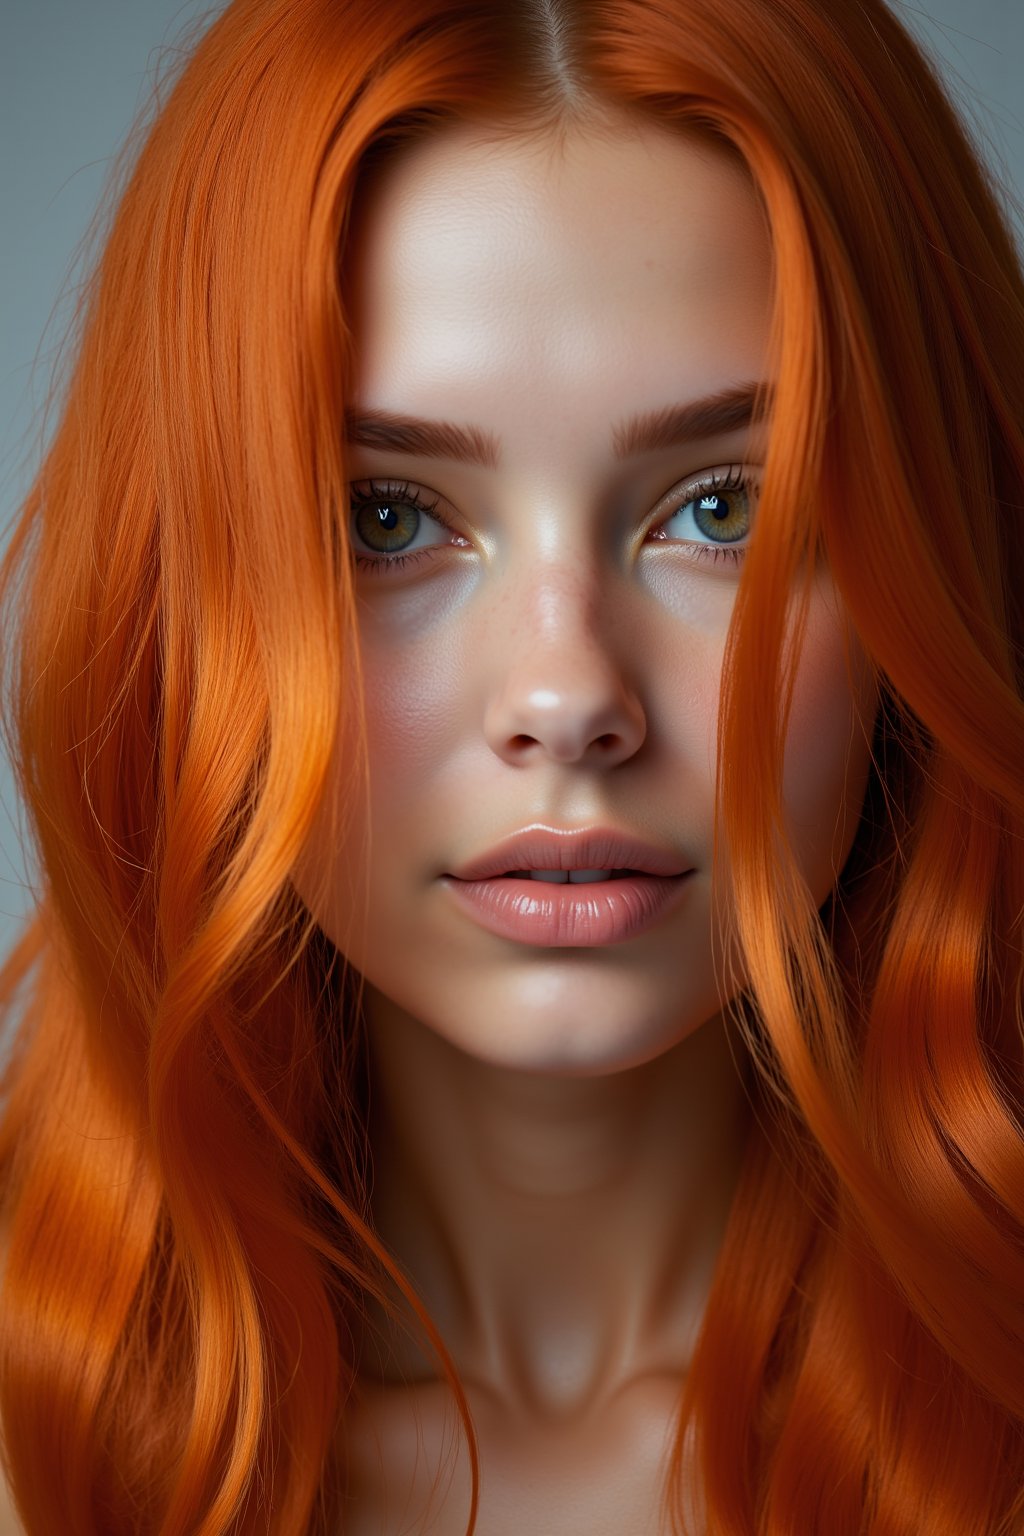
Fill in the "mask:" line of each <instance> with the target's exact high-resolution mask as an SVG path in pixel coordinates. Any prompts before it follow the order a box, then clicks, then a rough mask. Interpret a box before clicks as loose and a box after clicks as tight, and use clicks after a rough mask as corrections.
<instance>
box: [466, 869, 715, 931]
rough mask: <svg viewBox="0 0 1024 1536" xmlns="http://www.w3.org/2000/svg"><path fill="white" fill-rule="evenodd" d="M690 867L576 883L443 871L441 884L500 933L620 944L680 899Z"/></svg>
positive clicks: (478, 920)
mask: <svg viewBox="0 0 1024 1536" xmlns="http://www.w3.org/2000/svg"><path fill="white" fill-rule="evenodd" d="M693 873H694V871H693V870H692V869H691V870H688V871H687V872H686V874H685V875H671V876H663V875H623V876H622V878H621V879H619V880H594V881H592V882H587V883H586V884H580V885H574V884H572V882H570V881H567V882H566V883H565V884H564V885H555V884H553V883H551V882H549V881H546V880H517V879H514V878H512V877H510V876H508V875H498V876H495V877H494V878H493V879H491V880H457V879H456V878H455V877H454V875H446V876H445V877H444V880H443V884H444V885H446V886H447V888H448V889H449V890H450V891H451V893H452V896H453V897H454V898H455V900H456V901H457V902H458V904H459V905H460V906H461V907H462V909H463V911H465V912H468V913H469V915H470V916H471V917H472V918H474V919H475V920H476V921H477V922H478V923H479V924H480V926H481V928H485V929H486V930H487V932H488V933H494V934H497V936H498V937H499V938H502V939H515V940H517V941H518V942H519V943H520V944H539V945H543V946H545V947H547V948H556V947H558V948H561V947H565V948H590V947H592V946H594V945H597V944H621V943H622V941H623V940H624V939H631V938H632V937H633V936H634V934H637V933H642V932H643V931H644V930H645V929H647V928H650V927H651V926H652V925H653V924H654V923H656V922H657V921H658V919H659V918H661V917H664V916H665V915H666V914H667V913H668V912H670V911H671V910H672V908H673V907H674V906H675V904H676V903H677V902H678V901H679V900H680V899H681V897H682V895H683V892H684V891H685V890H686V889H687V887H688V885H689V882H690V876H691V875H692V874H693Z"/></svg>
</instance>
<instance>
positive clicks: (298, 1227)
mask: <svg viewBox="0 0 1024 1536" xmlns="http://www.w3.org/2000/svg"><path fill="white" fill-rule="evenodd" d="M594 101H598V102H609V103H617V104H619V105H620V106H625V107H627V108H629V109H631V110H634V111H637V112H640V113H643V114H646V115H647V116H649V117H652V118H654V119H656V120H658V121H660V122H662V123H663V124H666V125H668V126H672V125H679V126H680V127H687V128H689V129H691V130H697V131H701V132H706V133H709V134H714V135H716V136H717V138H718V139H719V140H720V141H725V142H726V143H729V144H731V145H732V146H734V150H735V152H736V153H737V154H739V155H741V156H742V157H743V159H744V160H745V162H746V163H747V165H748V166H749V169H750V172H751V174H752V177H753V179H754V183H755V185H756V186H757V188H758V190H759V194H760V196H761V197H762V199H763V202H764V206H765V209H766V212H767V216H768V219H769V222H770V227H771V233H772V239H773V244H774V250H775V260H776V273H777V286H776V301H775V311H774V317H773V327H772V337H773V348H774V356H775V359H776V362H777V370H776V378H777V383H776V389H775V398H774V414H773V426H772V434H771V443H770V448H769V453H768V460H767V465H766V469H765V473H764V477H763V480H762V490H761V510H760V516H761V518H762V519H763V523H764V527H765V529H769V530H770V531H771V532H770V536H769V535H768V534H766V535H765V536H764V537H762V538H761V539H760V540H758V541H755V546H753V547H752V549H751V553H750V556H749V558H748V560H747V561H746V564H745V568H744V572H743V576H742V579H741V581H740V583H739V590H738V596H737V602H736V609H735V615H734V620H733V625H732V629H731V631H730V637H729V646H728V650H727V658H726V660H727V666H726V672H725V676H724V680H723V704H722V713H721V724H720V739H719V748H720V750H719V797H720V818H721V825H722V826H724V827H725V828H727V830H728V842H729V846H730V856H731V860H732V868H733V880H734V887H735V892H736V900H737V914H738V916H737V922H738V929H739V936H740V939H741V941H742V946H743V951H744V954H745V956H746V961H747V965H748V970H749V984H748V985H747V986H746V987H745V988H744V991H743V993H742V996H741V998H740V999H738V1000H737V1003H736V1012H737V1017H738V1020H739V1022H740V1024H741V1027H742V1029H743V1031H744V1037H745V1039H746V1040H747V1042H748V1044H749V1047H750V1053H751V1059H752V1062H753V1065H754V1068H755V1083H756V1085H757V1093H758V1100H757V1103H758V1106H759V1107H758V1112H757V1114H756V1116H755V1117H754V1120H753V1122H752V1128H751V1133H750V1142H749V1146H748V1151H747V1156H746V1161H745V1165H744V1170H743V1174H742V1177H741V1181H740V1185H739V1189H738V1192H737V1195H736V1198H735V1202H734V1206H733V1209H732V1212H731V1215H730V1220H729V1225H728V1229H727V1232H726V1235H725V1239H724V1245H723V1248H722V1251H721V1256H720V1260H719V1263H718V1266H717V1271H716V1274H715V1277H714V1282H713V1286H712V1290H711V1293H710V1297H709V1301H708V1305H707V1311H706V1315H705V1318H704V1322H703V1326H702V1330H701V1333H700V1337H699V1340H698V1343H697V1347H696V1353H695V1357H694V1359H693V1364H692V1368H691V1370H690V1373H689V1375H688V1377H687V1379H686V1381H685V1383H680V1417H679V1437H678V1439H677V1443H676V1453H675V1457H674V1460H673V1464H672V1469H671V1476H670V1478H669V1480H668V1484H667V1487H666V1490H665V1496H666V1506H667V1508H668V1509H669V1510H670V1511H671V1512H672V1514H673V1519H674V1521H675V1523H676V1525H677V1526H681V1524H682V1521H683V1512H682V1511H683V1506H682V1502H681V1484H682V1477H681V1471H682V1460H683V1457H682V1447H683V1436H684V1430H685V1429H686V1428H687V1427H688V1426H689V1428H690V1430H692V1432H693V1433H694V1434H695V1437H696V1438H695V1442H694V1443H695V1445H696V1447H697V1468H698V1471H699V1476H700V1482H701V1487H702V1489H703V1496H704V1499H705V1501H706V1505H707V1531H708V1536H727V1533H728V1536H746V1533H758V1536H783V1533H785V1536H790V1533H792V1532H794V1531H800V1532H808V1533H810V1532H821V1533H825V1532H827V1533H828V1536H866V1533H870V1536H1010V1533H1011V1532H1013V1531H1014V1530H1015V1529H1016V1527H1017V1526H1018V1525H1019V1523H1020V1522H1021V1521H1022V1520H1024V1435H1022V1428H1024V1126H1022V1105H1024V1046H1022V1032H1021V1029H1022V986H1024V979H1022V970H1024V958H1022V942H1021V939H1022V912H1024V838H1022V834H1024V786H1022V765H1024V706H1022V666H1024V662H1022V657H1024V283H1022V278H1021V272H1020V266H1019V262H1018V258H1017V255H1016V252H1015V250H1014V246H1013V242H1012V239H1011V236H1010V234H1009V233H1008V225H1007V221H1006V218H1005V213H1004V210H1003V207H1002V205H1001V199H1000V196H999V194H998V192H997V190H995V189H994V187H993V185H992V183H991V181H990V180H989V179H988V178H987V177H986V174H985V173H984V172H983V170H982V169H981V167H980V165H979V163H978V160H977V158H976V156H975V154H974V152H973V150H972V148H971V147H970V145H969V143H968V141H967V139H966V138H965V135H964V132H963V130H962V128H961V127H960V125H959V124H958V121H957V119H956V117H955V116H954V114H953V112H952V110H951V108H950V106H949V105H948V104H947V101H946V100H945V98H944V96H943V94H942V92H941V90H940V88H939V86H938V85H937V83H936V80H935V77H934V75H933V73H932V72H931V69H930V67H929V66H928V64H927V63H926V62H925V60H924V59H923V57H922V55H921V53H920V52H919V51H918V49H917V47H916V46H915V45H914V43H913V42H912V41H911V40H910V39H909V37H908V36H907V34H906V33H905V32H904V31H903V30H902V29H901V27H900V26H899V24H898V23H897V22H896V21H895V19H894V18H893V16H892V15H891V14H890V12H889V11H888V10H887V9H886V8H885V6H884V5H883V4H882V3H881V0H856V3H853V0H851V3H848V4H844V5H842V6H822V5H821V4H820V3H819V0H589V3H588V0H507V3H497V0H373V3H367V0H235V3H233V4H231V5H230V6H229V7H228V8H227V10H226V11H224V13H223V14H222V15H221V16H220V17H219V18H218V19H217V20H216V21H215V22H214V23H213V24H212V26H211V27H210V28H209V30H208V31H207V32H206V33H205V35H204V36H203V37H202V39H201V41H200V42H199V44H198V46H197V47H196V48H195V50H194V52H193V53H192V54H191V56H190V57H189V58H188V59H187V60H186V62H185V64H184V66H183V68H182V69H181V70H180V73H179V74H178V77H177V79H176V81H175V82H174V85H173V89H172V90H170V91H169V93H168V95H167V99H166V102H165V103H164V104H163V105H162V106H161V107H160V110H159V111H158V113H157V115H156V118H155V122H154V123H153V125H152V127H151V130H150V131H149V132H148V134H147V136H146V138H145V142H144V144H143V146H142V148H141V151H140V152H139V154H138V156H137V158H136V160H135V162H134V165H133V167H132V170H131V175H130V177H129V178H128V179H127V180H126V184H125V186H124V188H123V191H122V195H121V196H120V199H119V202H118V205H117V208H116V212H115V215H114V217H113V220H112V224H111V228H110V233H109V238H108V239H107V241H106V245H105V249H104V252H103V255H102V259H101V261H100V262H99V264H98V265H97V268H96V271H95V275H94V277H93V280H92V282H91V284H90V286H89V288H88V290H87V293H86V295H85V299H84V301H83V309H82V316H81V336H80V343H79V346H78V350H77V354H76V357H75V364H74V368H73V371H72V373H71V375H70V378H69V382H68V387H67V392H66V397H65V399H64V402H63V406H62V415H61V419H60V422H59V425H58V428H57V430H56V432H55V435H54V437H53V440H52V443H51V445H50V447H49V450H48V452H47V453H46V456H45V459H44V461H43V463H42V467H41V469H40V471H39V474H38V477H37V479H36V482H35V484H34V486H33V488H32V490H31V493H30V495H29V496H28V498H27V500H26V502H25V504H24V506H23V508H22V509H21V512H20V516H19V520H18V521H17V524H16V526H15V528H14V530H13V535H12V538H11V542H10V546H9V550H8V553H7V555H6V559H5V561H4V564H3V567H2V571H0V602H2V605H3V615H4V620H5V623H6V626H7V634H6V636H5V638H6V645H5V650H4V655H5V657H6V658H7V660H8V661H9V662H10V663H11V665H10V669H9V675H8V676H7V677H5V686H6V691H7V692H6V706H5V728H6V730H7V733H8V738H9V750H10V752H11V755H12V758H13V761H14V763H15V766H16V771H17V774H18V780H19V784H20V791H21V794H22V796H23V798H24V801H25V804H26V806H27V808H28V810H29V813H30V818H31V831H32V836H33V842H34V853H35V855H36V856H37V858H38V863H39V869H40V872H41V873H40V880H39V888H38V892H37V912H36V916H35V917H34V919H33V920H32V921H31V923H29V924H28V925H27V926H26V929H25V932H24V935H23V937H22V938H21V940H20V942H19V943H18V945H17V946H16V948H15V949H14V950H13V951H12V953H11V954H10V956H9V958H8V960H7V963H6V965H5V967H4V969H3V970H2V972H0V1000H2V1001H3V1003H4V1004H5V1006H6V1009H7V1017H8V1021H9V1045H8V1059H7V1065H6V1071H5V1077H4V1083H3V1095H4V1105H3V1118H2V1126H0V1178H2V1220H3V1230H4V1234H5V1241H6V1265H5V1277H4V1284H3V1307H2V1321H0V1410H2V1421H3V1428H4V1439H5V1449H6V1461H7V1467H8V1472H9V1476H10V1480H11V1483H12V1486H13V1489H14V1491H15V1494H16V1498H17V1502H18V1505H19V1508H20V1510H21V1513H22V1517H23V1520H24V1523H25V1527H26V1530H27V1531H28V1532H30V1533H31V1536H53V1533H54V1532H57V1531H59V1532H61V1533H62V1536H129V1533H130V1536H226V1533H230V1536H252V1533H256V1532H266V1533H270V1536H328V1533H329V1532H331V1531H333V1530H337V1529H339V1528H340V1526H341V1514H340V1510H341V1490H342V1486H343V1470H344V1467H343V1463H344V1424H345V1403H346V1397H347V1394H348V1390H349V1387H350V1385H351V1382H352V1378H353V1370H354V1366H353V1338H354V1330H355V1329H356V1328H357V1327H358V1326H359V1322H360V1316H361V1313H362V1311H363V1309H364V1308H365V1306H366V1302H367V1297H368V1296H370V1295H374V1296H377V1297H380V1298H382V1299H385V1300H386V1299H387V1298H388V1297H389V1295H391V1294H392V1292H391V1289H390V1288H391V1287H392V1286H394V1285H397V1286H398V1287H399V1289H400V1290H402V1291H403V1292H404V1293H405V1295H406V1297H407V1301H408V1306H409V1308H410V1309H411V1310H412V1312H413V1313H414V1314H418V1315H419V1317H420V1321H421V1324H422V1326H423V1327H424V1328H425V1329H426V1331H427V1333H428V1334H429V1335H430V1336H431V1338H432V1339H433V1341H434V1344H435V1346H436V1348H437V1350H438V1354H439V1359H440V1361H441V1365H442V1368H443V1369H444V1371H445V1372H446V1373H447V1374H448V1376H449V1379H450V1380H451V1382H452V1386H453V1390H454V1393H455V1401H456V1403H457V1405H458V1406H459V1409H460V1412H461V1413H462V1415H463V1419H464V1425H465V1430H466V1432H467V1434H468V1435H469V1437H470V1446H471V1449H472V1446H473V1439H472V1425H471V1421H470V1419H469V1415H468V1411H467V1406H466V1400H465V1397H464V1396H463V1395H462V1392H461V1388H460V1386H459V1384H458V1381H457V1378H456V1376H455V1374H454V1371H453V1368H452V1365H451V1362H450V1361H449V1360H448V1359H447V1357H446V1356H445V1353H444V1347H443V1343H442V1341H441V1340H440V1338H439V1336H438V1335H437V1333H436V1330H434V1329H433V1325H432V1323H431V1321H430V1319H429V1318H428V1317H427V1316H426V1314H425V1313H424V1312H423V1309H422V1307H421V1306H420V1305H419V1303H418V1302H417V1300H416V1298H415V1295H414V1294H413V1293H412V1292H411V1290H410V1288H409V1286H408V1284H407V1282H406V1281H405V1280H404V1277H402V1275H401V1273H400V1271H398V1270H397V1268H396V1266H395V1265H394V1263H393V1262H392V1261H391V1259H390V1258H389V1256H388V1255H387V1253H386V1252H385V1251H384V1250H383V1249H382V1247H381V1246H380V1244H379V1243H378V1242H377V1240H376V1238H375V1236H374V1233H373V1229H372V1223H371V1221H370V1218H369V1213H368V1204H367V1196H366V1184H367V1181H366V1160H367V1156H368V1153H367V1148H366V1140H365V1128H364V1120H363V1115H362V1108H363V1106H362V1097H361V1071H362V1063H363V1052H362V1046H361V1042H360V1032H359V997H358V978H354V977H353V976H352V975H351V973H346V969H345V966H344V964H343V962H342V961H341V959H340V957H338V956H337V955H336V954H334V953H333V952H332V951H331V948H330V945H329V944H328V943H327V942H326V940H325V939H324V937H323V935H322V934H321V933H320V932H319V930H317V929H316V928H315V925H314V924H313V922H312V919H311V917H310V915H309V914H308V913H307V912H306V911H305V910H304V909H303V908H302V905H301V903H300V902H299V900H298V898H297V896H296V894H295V892H294V891H293V890H292V888H291V886H290V884H289V879H288V876H289V870H290V869H291V867H292V866H293V864H294V862H295V860H296V858H297V855H298V853H299V850H300V848H301V847H302V844H303V842H304V840H305V838H306V836H307V834H308V832H309V828H310V824H311V817H312V813H313V810H314V807H315V805H316V802H317V800H318V797H319V795H320V793H321V790H322V787H323V786H324V784H325V780H326V774H327V768H328V763H329V760H330V758H331V754H332V750H333V748H334V744H335V740H336V737H339V736H340V739H341V741H342V742H345V743H347V750H348V752H349V760H350V762H351V765H352V780H351V796H350V802H351V807H352V812H353V814H358V807H359V804H360V796H361V794H362V789H363V778H364V775H365V771H366V754H365V738H364V734H363V730H362V723H361V715H360V711H359V708H358V680H359V669H358V651H357V633H356V624H355V616H354V603H353V594H352V585H351V578H350V570H349V561H348V557H347V539H348V530H347V513H346V472H345V463H344V453H343V443H342V434H341V432H340V430H339V424H340V423H341V422H342V421H343V419H344V412H345V402H346V391H347V388H348V382H349V379H350V377H351V369H352V355H351V346H350V337H349V329H348V325H347V319H346V309H345V277H344V254H345V239H346V223H347V219H348V214H349V210H350V207H351V202H352V198H353V194H354V190H355V187H356V182H357V177H358V175H359V172H360V170H361V169H362V168H363V166H364V163H365V160H366V157H367V155H368V154H369V155H377V154H379V153H382V152H389V151H390V150H392V149H393V148H394V147H395V146H396V145H398V146H400V144H401V142H402V141H403V139H404V138H406V137H408V136H410V135H414V134H417V133H425V132H430V131H433V130H434V129H435V128H436V127H437V126H438V125H440V124H443V123H444V122H445V121H447V120H449V119H451V118H481V119H483V118H488V119H491V120H495V121H500V122H502V123H503V124H505V126H507V128H508V131H510V132H515V131H517V125H522V124H526V125H527V126H531V127H532V126H535V125H537V124H546V125H549V126H553V125H555V124H557V123H559V122H562V121H564V120H565V119H566V118H567V117H572V116H573V115H578V114H584V115H585V113H586V111H587V109H588V103H592V102H594ZM665 193H666V196H671V195H672V192H671V188H670V187H667V188H666V189H665ZM694 216H695V217H698V218H699V217H709V218H711V217H714V210H713V209H706V210H695V213H694ZM339 252H340V254H341V261H340V263H339ZM821 555H824V556H825V557H826V558H827V560H828V562H829V564H830V567H831V570H832V572H833V575H834V579H835V582H836V585H837V587H838V589H839V592H840V594H841V596H842V598H843V600H844V602H845V605H846V607H847V610H848V612H849V614H850V616H851V620H852V623H853V626H854V628H855V630H856V632H857V634H858V636H859V638H860V641H861V643H862V645H863V647H864V649H865V651H866V653H867V655H868V657H869V659H870V663H871V665H872V666H873V668H874V669H875V672H876V674H877V679H878V683H879V688H880V693H881V707H880V710H879V716H878V721H877V725H876V729H875V737H874V744H873V768H872V772H871V778H870V783H869V787H868V793H867V798H866V801H865V805H864V809H863V814H862V817H861V822H860V826H859V830H858V834H857V838H856V841H855V843H854V847H853V851H852V853H851V855H850V858H849V861H848V863H847V865H846V867H845V869H844V871H843V874H842V877H841V879H840V881H839V884H838V886H837V888H836V891H835V892H834V894H833V896H832V897H831V898H830V900H829V901H828V902H827V903H826V905H825V907H824V908H823V909H822V910H821V911H820V912H819V911H818V910H816V908H815V906H814V903H813V901H812V899H811V898H810V895H809V893H808V891H807V889H806V887H805V886H804V884H803V882H802V880H801V878H800V876H799V874H798V872H797V870H796V866H795V862H794V860H793V857H792V854H791V852H790V850H789V849H788V847H787V846H786V842H785V838H784V836H783V835H782V831H781V828H782V821H781V812H780V793H781V761H782V742H783V738H784V733H785V728H786V718H785V717H786V699H787V679H788V676H789V672H788V670H787V654H789V653H788V652H787V649H786V647H785V646H784V644H783V642H784V639H785V626H786V610H787V602H788V599H789V595H790V594H791V592H792V590H793V584H794V582H796V583H797V584H798V585H799V581H800V577H801V572H806V571H808V570H809V569H810V568H811V565H812V563H813V562H814V560H815V559H816V558H818V557H819V556H821ZM342 680H351V681H352V682H353V683H354V684H355V685H356V686H354V687H351V688H350V687H348V686H347V684H346V686H344V687H342V686H340V682H341V681H342ZM388 1304H389V1305H390V1304H391V1303H390V1302H389V1303H388ZM473 1469H474V1498H473V1503H472V1507H468V1508H467V1511H466V1514H467V1529H468V1528H469V1526H470V1524H471V1522H472V1520H473V1518H474V1515H475V1507H476V1505H475V1473H476V1459H475V1452H474V1453H473Z"/></svg>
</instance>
